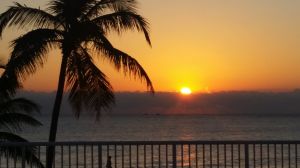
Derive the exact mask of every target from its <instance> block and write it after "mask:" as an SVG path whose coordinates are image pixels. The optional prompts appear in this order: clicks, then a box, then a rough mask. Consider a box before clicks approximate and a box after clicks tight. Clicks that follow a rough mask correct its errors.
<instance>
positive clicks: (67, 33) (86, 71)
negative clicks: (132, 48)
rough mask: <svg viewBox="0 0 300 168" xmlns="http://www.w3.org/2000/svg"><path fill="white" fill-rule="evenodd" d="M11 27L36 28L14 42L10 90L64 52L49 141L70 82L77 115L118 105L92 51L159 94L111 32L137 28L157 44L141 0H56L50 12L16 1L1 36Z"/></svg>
mask: <svg viewBox="0 0 300 168" xmlns="http://www.w3.org/2000/svg"><path fill="white" fill-rule="evenodd" d="M8 26H17V27H18V28H24V27H27V28H28V27H29V28H31V27H34V29H33V30H32V31H30V32H28V33H26V34H25V35H23V36H21V37H19V38H17V39H16V40H14V41H13V42H12V45H11V46H12V48H13V51H12V53H11V58H10V60H9V62H8V64H7V67H6V71H5V72H4V74H3V77H4V78H5V79H6V81H7V82H8V83H10V84H11V85H6V88H5V90H6V91H7V94H14V93H15V90H16V88H19V87H21V82H22V80H23V79H24V78H26V76H28V75H29V74H32V73H34V72H35V71H36V70H37V68H39V67H41V66H43V64H44V63H45V62H46V59H47V57H46V55H47V52H48V51H49V50H50V49H53V48H59V49H61V52H62V61H61V67H60V74H59V81H58V88H57V94H56V98H55V102H54V107H53V113H52V121H51V128H50V135H49V142H54V141H55V140H56V131H57V122H58V117H59V112H60V105H61V101H62V97H63V92H64V87H65V83H66V86H67V89H69V91H70V94H69V97H68V98H69V101H70V103H71V105H72V107H73V108H74V111H75V115H76V117H79V115H80V111H82V110H83V109H87V110H89V111H96V114H97V116H99V114H100V111H101V110H103V109H104V110H106V109H109V107H110V106H111V105H112V104H113V103H114V95H113V91H112V87H111V85H110V83H109V81H108V80H107V77H106V76H105V74H104V73H103V72H102V71H101V70H100V69H98V67H97V66H96V65H95V64H94V60H93V58H92V53H97V55H99V57H103V58H105V59H107V60H108V61H109V62H110V63H112V65H113V66H114V67H115V68H116V69H117V70H122V71H123V72H124V73H125V74H129V75H132V76H134V77H138V78H140V79H141V80H143V81H144V82H145V83H146V85H147V88H148V90H149V91H151V92H154V89H153V86H152V83H151V80H150V78H149V77H148V75H147V73H146V72H145V70H144V69H143V68H142V66H141V65H140V64H139V63H138V62H137V61H136V60H135V59H134V58H133V57H131V56H130V55H128V54H127V53H125V52H122V51H120V50H118V49H117V48H115V47H114V46H113V45H112V44H111V43H110V42H109V40H108V39H107V37H106V36H107V34H108V33H109V32H110V31H116V32H117V33H121V32H122V31H124V30H130V29H135V30H137V31H140V32H143V33H144V35H145V38H146V40H147V42H148V43H149V45H151V42H150V38H149V33H148V23H147V21H146V20H145V19H144V18H143V17H142V16H140V15H139V14H138V13H137V8H136V1H135V0H51V1H50V2H49V3H48V7H47V9H46V10H41V9H39V8H31V7H28V6H26V5H21V4H19V3H15V5H14V6H12V7H10V8H9V9H8V10H7V11H6V12H4V13H2V14H1V15H0V35H1V34H2V32H3V30H4V29H5V28H6V27H8ZM53 154H54V148H53V147H49V148H48V151H47V165H46V166H47V168H51V167H52V162H53Z"/></svg>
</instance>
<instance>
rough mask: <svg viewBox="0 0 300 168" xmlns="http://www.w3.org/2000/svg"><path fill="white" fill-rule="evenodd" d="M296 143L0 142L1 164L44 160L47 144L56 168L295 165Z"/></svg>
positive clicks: (19, 166)
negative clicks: (53, 149)
mask: <svg viewBox="0 0 300 168" xmlns="http://www.w3.org/2000/svg"><path fill="white" fill-rule="evenodd" d="M299 144H300V141H149V142H145V141H130V142H129V141H128V142H127V141H126V142H57V143H44V142H32V143H0V151H1V156H0V167H1V168H25V167H26V168H27V167H35V164H34V163H33V162H32V160H33V159H32V158H34V157H36V158H37V159H38V160H40V162H41V163H42V164H44V163H45V160H46V156H45V153H46V148H47V147H49V146H55V149H56V152H55V163H54V166H53V167H55V168H105V167H108V168H109V167H112V168H132V167H134V168H142V167H143V168H162V167H164V168H168V167H169V168H176V167H189V168H190V167H193V168H194V167H195V168H198V167H199V168H298V162H299V160H298V147H299V146H300V145H299ZM8 150H10V151H12V152H9V151H8ZM13 151H15V153H14V152H13ZM30 151H31V152H33V153H34V155H30Z"/></svg>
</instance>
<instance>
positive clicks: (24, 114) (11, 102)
mask: <svg viewBox="0 0 300 168" xmlns="http://www.w3.org/2000/svg"><path fill="white" fill-rule="evenodd" d="M5 68H6V66H5V65H3V64H2V63H0V69H5ZM3 82H4V80H2V78H0V130H1V131H0V142H28V141H27V140H26V139H24V138H22V137H21V136H19V135H16V134H15V133H14V132H16V131H21V130H22V126H23V125H29V126H41V125H42V124H41V123H40V122H39V121H38V120H36V119H35V118H33V117H32V116H31V113H33V112H39V111H40V110H39V106H38V105H37V104H35V103H34V102H32V101H30V100H28V99H25V98H15V99H11V98H10V97H9V96H8V95H7V94H5V93H4V94H3V93H2V91H3V87H2V86H3V85H4V84H7V83H3ZM0 153H1V154H2V155H5V156H6V157H13V158H16V159H22V157H24V155H23V154H22V153H23V151H22V149H21V148H18V147H9V146H1V147H0ZM34 153H35V148H32V147H28V148H26V149H25V159H26V161H27V163H31V164H33V165H34V166H36V167H41V168H42V167H44V166H43V164H42V163H41V162H40V160H39V159H38V158H37V157H36V156H35V154H34Z"/></svg>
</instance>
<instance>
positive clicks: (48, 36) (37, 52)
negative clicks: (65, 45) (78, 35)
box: [3, 29, 61, 93]
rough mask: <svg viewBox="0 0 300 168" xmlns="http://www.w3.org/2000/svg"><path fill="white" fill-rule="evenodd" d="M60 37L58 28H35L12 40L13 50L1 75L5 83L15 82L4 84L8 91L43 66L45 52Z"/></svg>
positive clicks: (57, 41)
mask: <svg viewBox="0 0 300 168" xmlns="http://www.w3.org/2000/svg"><path fill="white" fill-rule="evenodd" d="M60 38H61V33H60V32H59V31H58V30H52V29H36V30H33V31H30V32H28V33H27V34H25V35H23V36H21V37H19V38H18V39H16V40H14V41H13V42H12V45H11V46H12V48H13V51H12V53H11V57H10V60H9V62H8V63H7V65H6V70H5V72H4V73H3V77H4V78H5V79H7V80H8V81H7V82H6V83H11V84H13V82H15V84H13V86H8V85H6V87H8V88H7V90H10V93H13V92H14V91H15V89H17V88H18V87H20V83H21V81H22V80H23V79H25V77H26V76H27V75H30V74H32V73H34V72H35V71H36V69H37V68H38V67H41V66H43V64H44V62H45V61H46V58H47V57H46V54H47V53H48V51H49V50H50V49H52V48H54V47H58V46H59V44H60V43H59V40H60ZM4 83H5V81H4Z"/></svg>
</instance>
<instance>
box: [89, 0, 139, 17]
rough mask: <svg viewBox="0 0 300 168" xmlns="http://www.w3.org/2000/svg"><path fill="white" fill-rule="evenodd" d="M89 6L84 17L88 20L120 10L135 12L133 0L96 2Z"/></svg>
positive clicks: (99, 0) (97, 0) (101, 0)
mask: <svg viewBox="0 0 300 168" xmlns="http://www.w3.org/2000/svg"><path fill="white" fill-rule="evenodd" d="M91 5H92V7H90V9H89V10H88V11H87V12H86V13H85V17H86V18H88V19H94V18H96V17H98V16H100V15H103V14H105V13H107V12H114V11H118V10H121V9H123V10H128V11H133V12H135V11H136V5H137V2H136V1H135V0H104V1H103V0H96V1H94V3H93V4H91Z"/></svg>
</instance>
